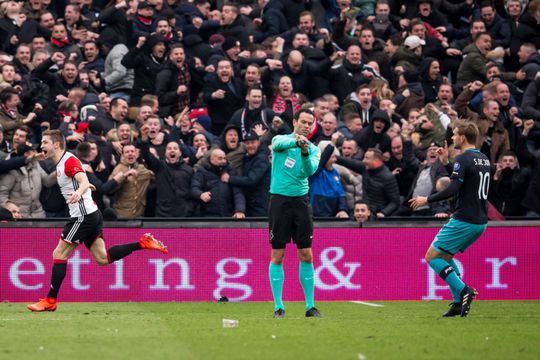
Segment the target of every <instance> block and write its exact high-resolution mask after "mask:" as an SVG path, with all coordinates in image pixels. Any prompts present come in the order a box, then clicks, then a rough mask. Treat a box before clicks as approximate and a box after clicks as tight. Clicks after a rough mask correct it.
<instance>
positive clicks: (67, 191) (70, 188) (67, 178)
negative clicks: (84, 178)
mask: <svg viewBox="0 0 540 360" xmlns="http://www.w3.org/2000/svg"><path fill="white" fill-rule="evenodd" d="M79 172H85V171H84V168H83V166H82V164H81V161H80V160H79V159H77V157H76V156H75V155H73V154H72V153H70V152H67V151H66V152H65V153H64V155H62V158H61V159H60V161H59V162H58V164H56V180H57V181H58V186H60V191H61V192H62V195H63V196H64V199H66V201H67V200H68V199H69V197H70V196H71V193H73V192H74V191H76V190H77V189H78V188H79V183H78V181H77V180H76V179H75V174H77V173H79ZM97 209H98V208H97V205H96V204H95V203H94V200H92V192H91V190H90V189H88V190H86V192H85V193H84V194H83V196H82V197H81V199H80V200H79V201H78V202H77V203H75V204H69V216H71V217H80V216H84V215H88V214H91V213H93V212H95V211H96V210H97Z"/></svg>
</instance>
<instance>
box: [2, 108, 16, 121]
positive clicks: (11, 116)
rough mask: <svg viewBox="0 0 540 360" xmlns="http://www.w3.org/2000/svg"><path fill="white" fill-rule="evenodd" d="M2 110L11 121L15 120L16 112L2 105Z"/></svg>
mask: <svg viewBox="0 0 540 360" xmlns="http://www.w3.org/2000/svg"><path fill="white" fill-rule="evenodd" d="M2 110H4V112H5V113H6V114H7V115H8V116H9V117H10V118H12V119H13V120H15V119H16V118H17V110H16V109H10V108H8V107H7V106H5V105H4V104H2Z"/></svg>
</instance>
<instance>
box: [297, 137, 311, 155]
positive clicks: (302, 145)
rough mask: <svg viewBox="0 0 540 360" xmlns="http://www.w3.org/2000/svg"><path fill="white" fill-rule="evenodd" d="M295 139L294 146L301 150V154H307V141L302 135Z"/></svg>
mask: <svg viewBox="0 0 540 360" xmlns="http://www.w3.org/2000/svg"><path fill="white" fill-rule="evenodd" d="M295 139H296V145H298V147H299V148H300V149H302V153H304V154H307V153H308V149H309V140H308V139H307V138H306V137H305V136H304V135H298V134H296V136H295Z"/></svg>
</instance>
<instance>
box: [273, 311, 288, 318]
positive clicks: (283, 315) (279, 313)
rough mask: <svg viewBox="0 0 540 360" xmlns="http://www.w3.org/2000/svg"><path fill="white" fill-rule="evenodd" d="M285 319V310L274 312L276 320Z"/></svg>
mask: <svg viewBox="0 0 540 360" xmlns="http://www.w3.org/2000/svg"><path fill="white" fill-rule="evenodd" d="M284 317H285V310H283V309H277V310H276V311H274V319H283V318H284Z"/></svg>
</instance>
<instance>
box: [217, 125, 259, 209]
mask: <svg viewBox="0 0 540 360" xmlns="http://www.w3.org/2000/svg"><path fill="white" fill-rule="evenodd" d="M244 144H245V145H246V155H245V156H244V166H243V176H236V175H234V174H232V175H230V176H229V175H228V174H227V175H225V176H223V177H222V180H223V181H225V182H229V184H230V185H232V186H239V187H242V189H243V191H244V195H245V197H246V216H247V217H252V216H268V191H269V189H270V163H269V162H268V151H267V148H266V146H263V147H261V142H260V141H259V136H258V135H257V134H256V133H254V132H250V133H249V134H247V135H246V136H245V137H244Z"/></svg>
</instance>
